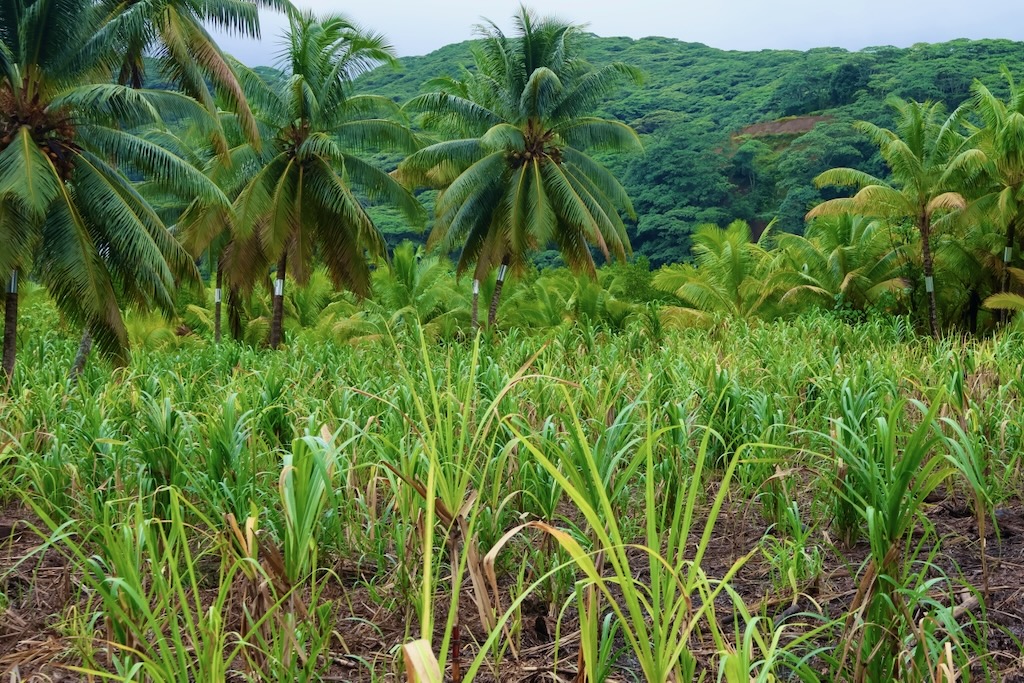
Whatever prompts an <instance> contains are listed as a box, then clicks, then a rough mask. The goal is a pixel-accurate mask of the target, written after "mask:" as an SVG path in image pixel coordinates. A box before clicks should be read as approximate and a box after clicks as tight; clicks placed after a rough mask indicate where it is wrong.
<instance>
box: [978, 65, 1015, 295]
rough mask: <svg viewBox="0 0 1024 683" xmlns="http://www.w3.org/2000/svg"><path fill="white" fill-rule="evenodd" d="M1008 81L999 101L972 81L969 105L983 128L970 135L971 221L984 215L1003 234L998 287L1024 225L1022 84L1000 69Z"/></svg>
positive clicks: (1005, 285) (1005, 276)
mask: <svg viewBox="0 0 1024 683" xmlns="http://www.w3.org/2000/svg"><path fill="white" fill-rule="evenodd" d="M1003 74H1004V76H1005V77H1006V80H1007V83H1008V85H1009V91H1010V92H1009V97H1008V98H1007V100H1006V101H1005V102H1003V101H1002V100H1000V99H999V98H998V97H996V96H995V95H993V94H992V92H991V91H990V90H989V89H988V88H986V87H985V86H984V85H982V84H981V83H980V82H978V81H975V83H974V86H973V92H974V100H973V108H974V111H975V112H977V114H978V116H979V117H980V119H981V121H982V122H983V124H984V125H983V127H982V128H980V129H978V130H977V132H975V133H974V134H973V135H971V138H970V142H971V144H972V146H974V147H976V152H975V155H974V158H973V159H972V162H973V163H972V168H973V169H976V170H980V171H981V173H980V177H979V179H978V180H979V182H980V184H982V187H983V190H982V192H981V193H980V196H978V197H977V198H975V199H974V200H973V201H972V202H971V207H970V210H969V212H968V214H969V216H970V218H971V220H972V221H980V220H983V219H986V218H987V219H988V220H990V221H992V222H994V223H995V224H996V225H997V226H998V228H999V229H1001V230H1002V231H1003V233H1004V234H1005V236H1006V239H1005V244H1004V246H1003V250H1002V251H1003V259H1002V273H1001V277H1000V279H1001V288H1002V290H1003V291H1006V290H1007V288H1008V287H1009V284H1010V270H1009V269H1010V265H1011V263H1012V261H1013V254H1014V248H1015V247H1016V242H1017V240H1018V238H1019V235H1020V232H1021V228H1022V227H1024V226H1022V224H1024V89H1021V88H1019V87H1018V86H1017V84H1016V83H1015V82H1014V80H1013V76H1012V75H1011V74H1010V72H1009V71H1008V70H1006V69H1005V68H1004V69H1003Z"/></svg>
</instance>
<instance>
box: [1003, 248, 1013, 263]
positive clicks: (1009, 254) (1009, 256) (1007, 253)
mask: <svg viewBox="0 0 1024 683" xmlns="http://www.w3.org/2000/svg"><path fill="white" fill-rule="evenodd" d="M1012 260H1013V247H1006V248H1005V249H1003V263H1009V262H1010V261H1012Z"/></svg>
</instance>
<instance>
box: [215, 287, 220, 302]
mask: <svg viewBox="0 0 1024 683" xmlns="http://www.w3.org/2000/svg"><path fill="white" fill-rule="evenodd" d="M213 303H215V304H219V303H220V287H218V288H217V289H215V290H213Z"/></svg>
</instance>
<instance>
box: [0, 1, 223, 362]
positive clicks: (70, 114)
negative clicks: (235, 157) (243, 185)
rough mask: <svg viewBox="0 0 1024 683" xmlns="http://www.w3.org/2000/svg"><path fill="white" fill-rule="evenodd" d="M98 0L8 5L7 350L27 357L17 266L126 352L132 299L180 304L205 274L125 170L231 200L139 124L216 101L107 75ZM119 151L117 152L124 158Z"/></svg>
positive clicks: (3, 179)
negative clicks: (178, 277)
mask: <svg viewBox="0 0 1024 683" xmlns="http://www.w3.org/2000/svg"><path fill="white" fill-rule="evenodd" d="M96 17H97V15H96V12H95V7H94V5H93V3H91V2H89V0H32V1H30V2H26V3H17V4H15V5H13V6H12V7H11V8H10V11H9V12H3V13H0V36H2V39H3V42H2V48H0V243H2V244H3V245H4V249H2V250H0V278H2V280H3V281H5V282H9V285H8V289H9V290H10V293H9V294H8V296H7V299H6V301H7V304H6V306H5V308H6V311H5V335H4V336H5V349H4V358H5V364H4V367H3V370H4V372H5V374H6V375H7V376H8V378H10V377H11V376H12V373H13V366H14V353H15V349H14V343H15V341H14V340H15V339H16V334H15V330H16V325H17V296H16V293H17V292H16V290H17V280H18V277H19V275H20V274H21V273H23V272H26V271H27V270H28V269H29V268H30V267H32V268H33V269H34V272H35V274H36V276H37V277H38V278H39V279H40V280H41V281H42V282H43V283H44V284H45V285H46V287H47V289H48V290H49V292H50V295H51V296H52V297H53V299H54V301H55V303H56V305H57V306H58V308H59V309H60V310H61V311H62V313H64V314H65V315H66V316H67V317H68V318H69V319H70V320H72V321H74V322H77V323H80V324H81V325H82V326H83V327H87V328H88V329H90V330H91V331H92V334H93V336H94V337H95V338H96V342H97V344H98V345H99V347H100V350H101V351H103V352H104V353H106V354H108V355H111V356H115V357H118V358H120V359H121V360H124V358H125V355H126V348H127V336H126V333H125V328H124V322H123V320H122V318H121V312H120V310H119V306H118V304H119V299H120V301H121V303H131V302H138V303H154V304H156V305H158V306H161V307H163V308H165V309H170V308H173V298H172V293H173V290H174V287H175V277H174V276H175V273H184V274H186V275H187V276H189V277H195V276H196V273H195V267H194V265H193V264H192V261H191V259H189V257H188V254H187V253H185V251H184V250H183V249H181V247H180V246H179V245H178V244H177V242H176V241H175V240H174V238H173V236H172V235H171V234H170V233H169V232H168V230H167V229H166V227H165V226H164V224H163V222H162V221H161V220H160V218H159V216H158V215H157V214H156V212H154V210H153V208H152V207H151V206H150V205H149V204H148V203H147V202H146V201H145V199H143V197H142V196H141V195H140V194H139V193H138V192H137V190H136V189H135V187H134V186H133V185H132V184H131V183H130V182H129V180H128V179H127V177H126V176H125V170H126V169H131V170H134V171H136V172H141V173H143V174H146V175H150V176H152V177H153V178H159V179H160V181H161V182H163V183H165V184H166V185H168V186H170V187H173V188H174V189H175V190H176V191H178V192H180V193H181V194H183V195H191V196H193V197H203V198H204V199H205V200H206V201H209V202H210V203H218V202H220V203H222V204H226V203H227V200H226V198H224V197H223V195H221V194H220V193H219V191H217V189H216V188H215V187H213V186H212V185H211V184H210V183H209V182H207V180H206V178H204V177H203V175H202V174H201V173H198V172H197V171H196V170H195V169H194V168H192V167H191V166H190V165H189V164H187V163H185V162H184V161H183V160H181V159H180V158H178V157H177V156H175V155H173V154H171V153H169V152H167V151H166V150H164V149H162V148H161V147H159V146H158V145H154V144H152V143H150V142H147V141H146V140H144V139H142V138H141V137H139V136H138V135H136V134H133V133H132V132H129V131H131V130H133V129H135V128H137V127H139V126H143V125H145V124H151V123H159V122H160V114H159V113H158V112H164V113H166V114H168V115H171V116H175V117H182V118H184V117H197V116H202V115H204V112H203V110H202V109H201V108H199V107H198V106H197V105H196V103H195V101H194V100H192V99H190V98H187V97H185V96H183V95H179V94H175V93H157V92H153V93H143V92H138V91H134V90H131V89H129V88H126V87H124V86H120V85H115V84H109V83H105V82H97V81H96V80H94V79H95V77H96V74H97V73H99V72H100V71H101V70H100V69H99V65H101V64H102V61H101V59H100V55H99V54H98V53H94V52H91V51H90V50H88V49H83V47H82V46H83V45H85V44H86V42H87V40H88V39H89V38H90V37H91V36H92V35H93V34H94V33H95V30H96V28H97V26H96V23H95V21H96ZM112 159H116V160H117V163H116V164H115V163H113V162H112V161H111V160H112Z"/></svg>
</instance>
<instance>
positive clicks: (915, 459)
mask: <svg viewBox="0 0 1024 683" xmlns="http://www.w3.org/2000/svg"><path fill="white" fill-rule="evenodd" d="M909 405H910V407H911V408H913V409H914V410H915V411H917V412H919V413H920V417H919V421H918V422H917V424H916V426H915V427H914V428H913V429H912V430H911V431H909V432H903V431H902V430H901V429H900V428H899V424H900V422H901V417H902V415H903V414H904V412H905V410H906V409H907V407H908V404H907V402H906V401H904V400H900V401H896V402H894V404H893V406H892V407H891V408H890V409H889V410H888V411H885V412H884V413H883V414H881V415H879V416H877V417H876V418H875V420H874V421H873V422H872V423H868V424H863V425H861V431H854V429H853V428H852V427H850V426H848V425H846V424H844V423H843V422H841V421H837V422H836V423H835V428H836V431H837V436H834V437H829V438H830V440H831V441H832V443H833V446H834V447H835V449H836V451H837V453H838V454H839V456H840V457H841V458H842V460H843V463H844V464H845V466H846V469H847V479H846V480H845V481H844V482H842V483H837V484H833V486H835V488H836V491H837V495H839V496H841V497H842V498H844V499H845V500H846V501H847V502H848V503H849V504H850V505H851V506H852V507H853V508H854V509H855V510H856V511H857V512H858V514H859V515H860V516H861V519H862V520H863V523H864V525H865V527H866V529H867V537H868V543H869V545H870V555H869V558H868V560H867V563H866V565H865V567H864V570H863V571H862V572H861V575H860V581H859V585H858V589H857V593H856V595H855V596H854V599H853V603H852V604H851V606H850V611H849V616H848V618H847V621H846V627H845V637H844V639H843V641H844V645H843V647H842V651H841V654H840V656H839V661H840V662H841V663H842V664H843V665H845V663H846V662H847V661H848V660H849V658H850V657H851V656H852V657H853V658H854V664H853V676H854V680H856V681H882V680H927V679H928V677H929V676H930V673H929V670H930V669H931V668H932V664H934V663H932V664H928V668H926V669H922V662H921V661H919V659H918V658H915V657H912V656H909V655H908V653H907V652H906V651H905V642H906V641H908V640H911V639H914V640H916V642H917V643H918V644H920V645H921V646H922V647H924V645H925V639H924V638H923V637H921V636H920V635H919V634H918V625H917V623H916V620H915V618H914V617H913V616H912V615H913V614H914V612H915V610H916V609H918V608H921V609H928V610H929V611H934V607H935V605H934V604H929V603H928V602H927V601H923V600H921V598H922V597H925V596H926V595H927V592H923V591H922V590H921V585H920V584H918V583H917V582H916V581H915V578H917V579H922V580H923V579H924V578H925V577H924V576H923V575H915V574H914V572H913V571H912V567H913V562H914V561H915V559H916V558H917V556H918V555H919V554H920V552H921V550H922V546H921V545H920V544H918V545H916V546H915V545H914V543H913V542H912V539H911V531H912V530H913V529H914V527H915V525H916V524H918V523H919V522H922V521H924V517H923V514H922V506H923V505H924V501H925V498H926V497H927V496H928V495H929V494H931V493H932V492H933V491H934V490H935V489H936V488H937V487H938V486H939V485H940V484H941V483H942V482H943V481H945V480H946V479H947V478H948V477H949V476H950V474H951V473H952V469H951V467H950V465H949V463H948V461H947V459H946V458H944V457H941V456H937V455H936V454H934V451H935V450H936V449H937V448H938V446H939V445H940V438H939V434H938V432H937V429H936V415H937V413H938V410H939V408H940V406H941V396H939V397H935V398H933V402H932V405H931V407H925V406H924V405H923V404H921V403H919V402H916V401H913V402H910V404H909ZM839 434H842V436H841V437H840V436H838V435H839ZM851 480H853V481H856V482H858V483H859V484H858V485H857V486H850V485H848V483H847V482H849V481H851ZM939 611H941V610H939ZM934 652H935V650H934V649H932V650H931V653H934ZM841 668H842V667H841Z"/></svg>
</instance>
